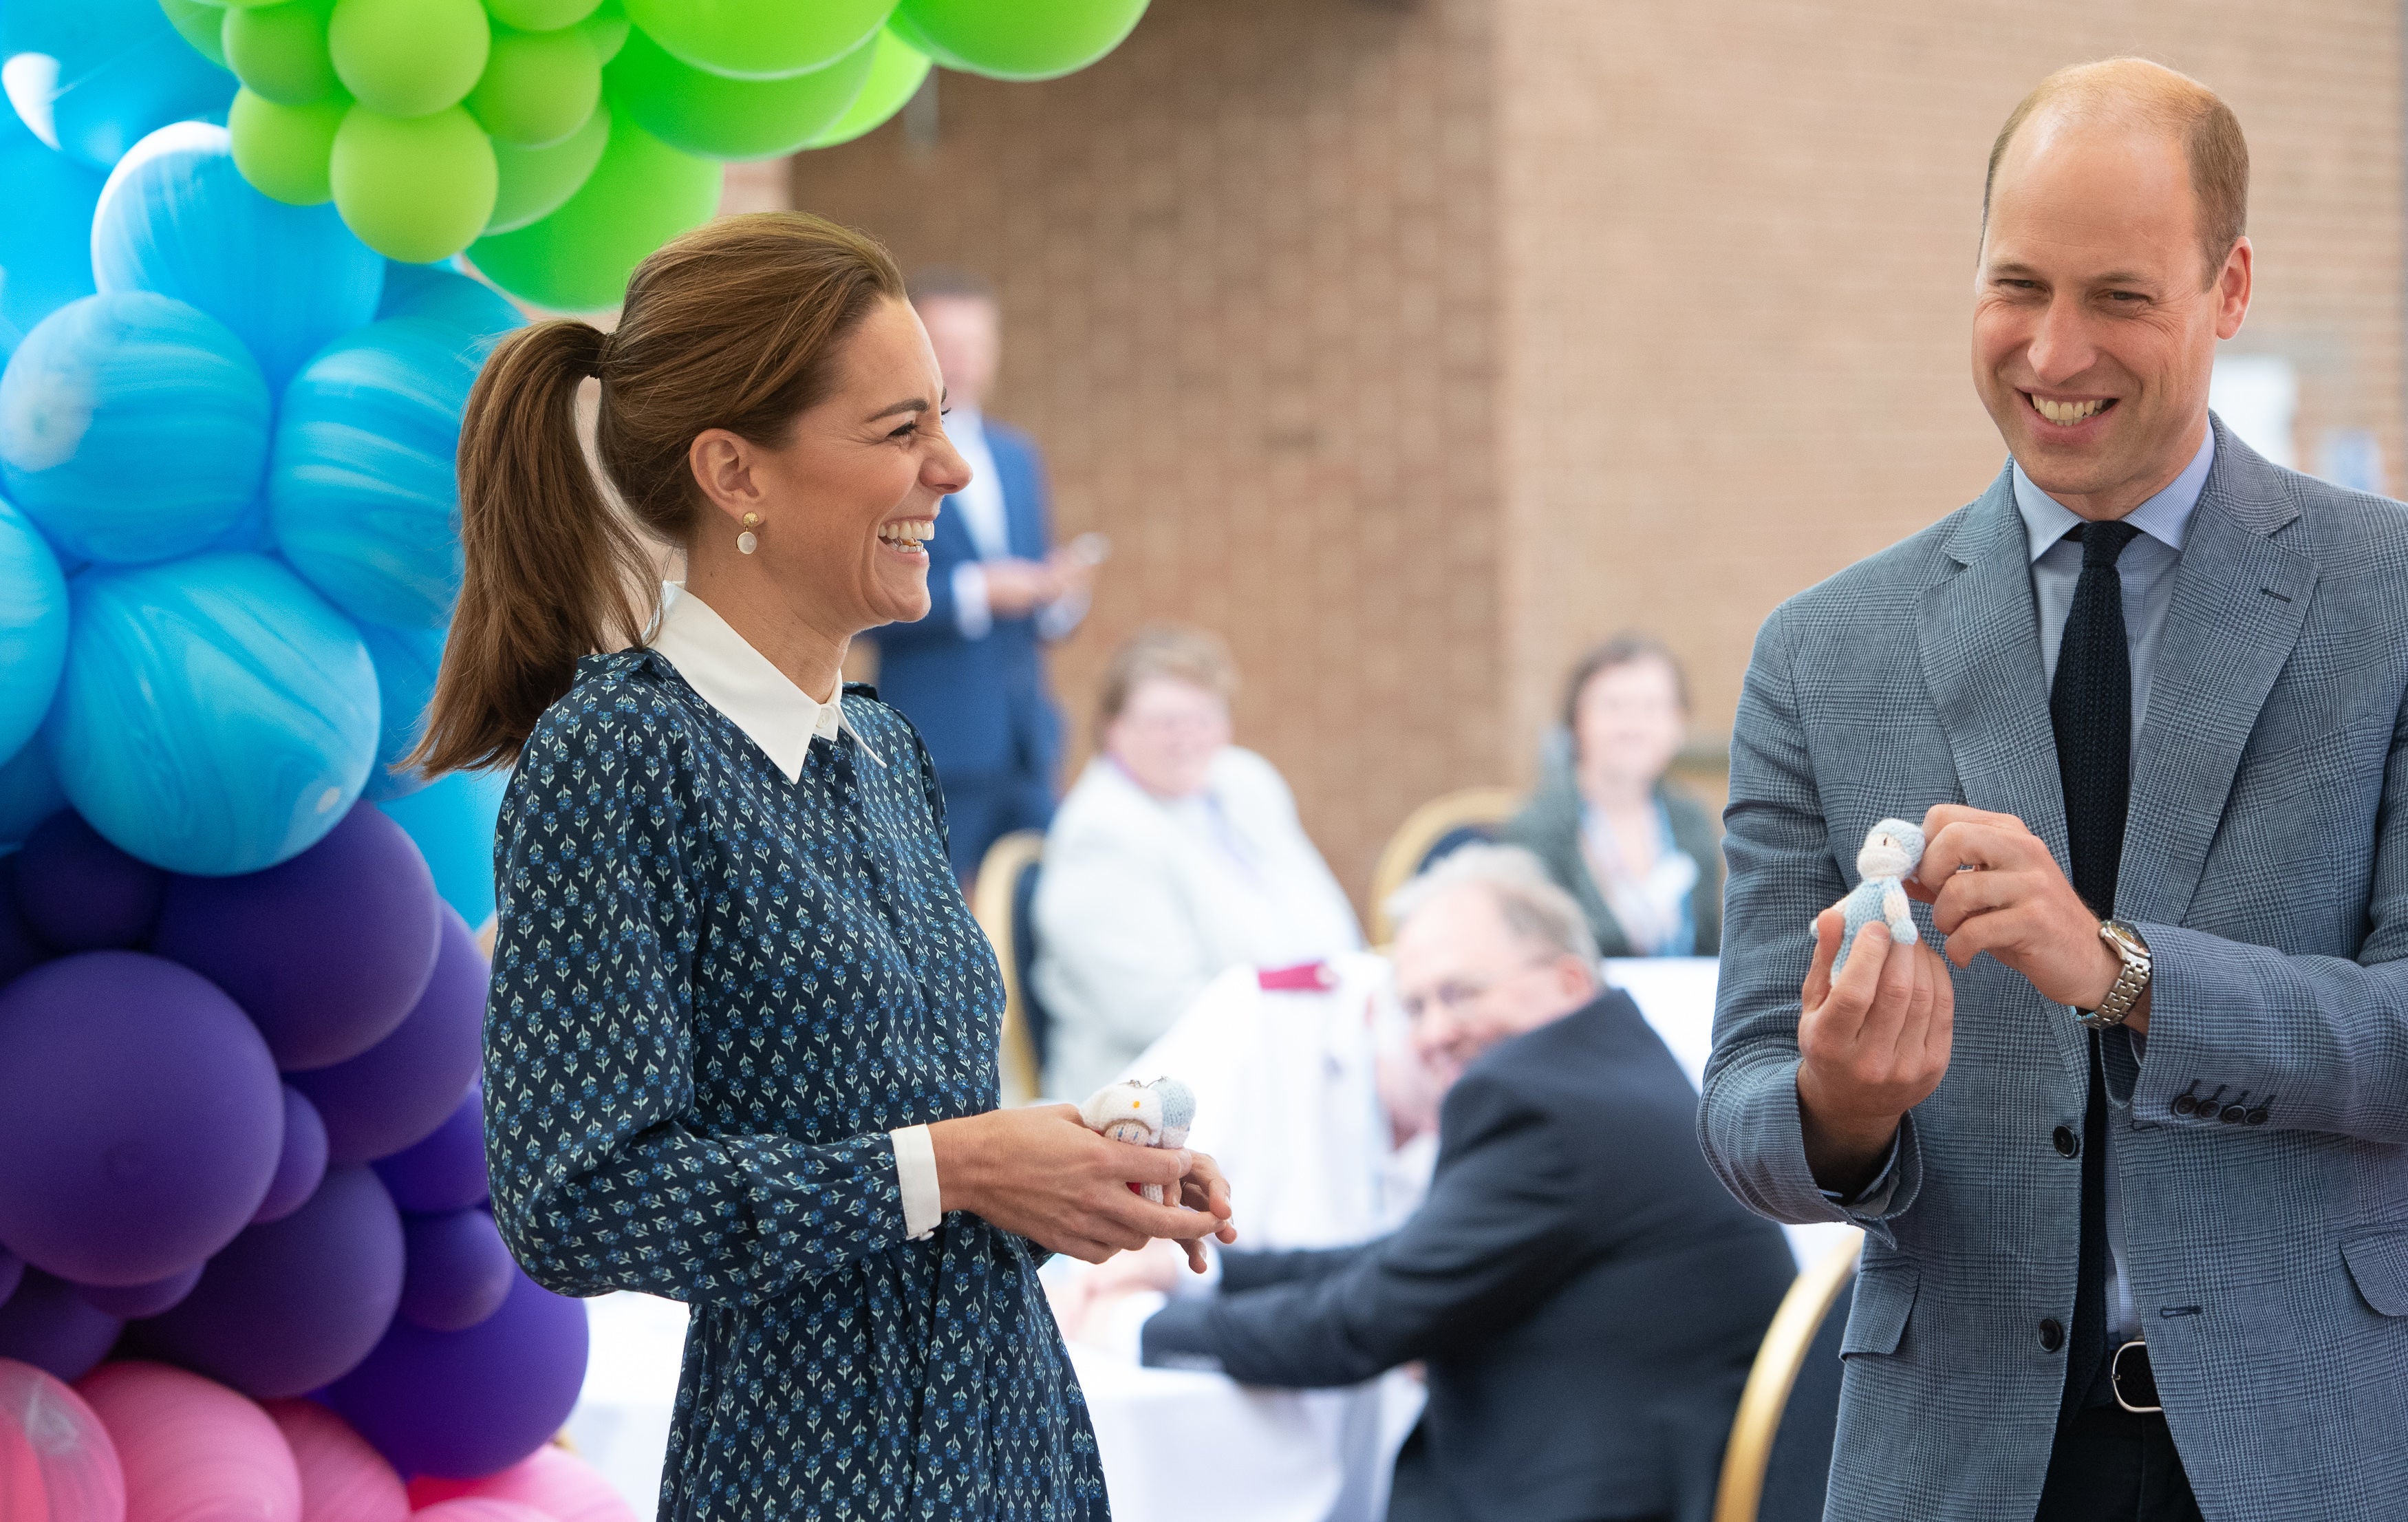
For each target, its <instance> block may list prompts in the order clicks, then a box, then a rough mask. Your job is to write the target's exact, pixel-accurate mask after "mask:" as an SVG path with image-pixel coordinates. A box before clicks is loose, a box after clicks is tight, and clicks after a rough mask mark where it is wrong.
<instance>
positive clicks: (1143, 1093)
mask: <svg viewBox="0 0 2408 1522" xmlns="http://www.w3.org/2000/svg"><path fill="white" fill-rule="evenodd" d="M1079 1114H1080V1117H1081V1118H1082V1119H1083V1120H1084V1121H1086V1123H1087V1126H1088V1127H1089V1128H1090V1129H1091V1130H1096V1131H1100V1132H1102V1133H1103V1134H1104V1135H1106V1136H1108V1137H1111V1139H1112V1140H1113V1141H1115V1142H1134V1143H1136V1144H1137V1145H1139V1146H1140V1147H1170V1148H1173V1149H1176V1148H1180V1147H1183V1146H1185V1145H1187V1132H1188V1128H1189V1127H1192V1126H1194V1125H1195V1124H1196V1091H1195V1090H1194V1089H1191V1088H1189V1087H1188V1086H1187V1085H1186V1084H1183V1083H1181V1082H1180V1081H1179V1080H1178V1079H1176V1078H1157V1079H1155V1080H1154V1082H1153V1083H1151V1084H1134V1083H1125V1082H1124V1083H1119V1084H1105V1085H1104V1086H1103V1087H1102V1088H1099V1089H1097V1090H1096V1092H1095V1093H1093V1094H1090V1095H1088V1096H1087V1102H1086V1103H1085V1104H1082V1105H1081V1106H1080V1107H1079ZM1129 1189H1130V1191H1131V1192H1132V1193H1135V1194H1141V1195H1143V1196H1145V1198H1146V1199H1151V1200H1153V1201H1154V1203H1155V1204H1157V1205H1159V1204H1161V1203H1162V1202H1163V1194H1162V1185H1159V1184H1147V1185H1136V1184H1132V1185H1129Z"/></svg>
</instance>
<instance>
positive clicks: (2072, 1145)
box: [2048, 1126, 2082, 1157]
mask: <svg viewBox="0 0 2408 1522" xmlns="http://www.w3.org/2000/svg"><path fill="white" fill-rule="evenodd" d="M2048 1139H2049V1140H2050V1141H2051V1142H2056V1143H2057V1156H2060V1157H2076V1156H2081V1154H2082V1138H2080V1137H2078V1136H2076V1135H2074V1134H2073V1127H2071V1126H2060V1127H2057V1129H2056V1130H2054V1131H2051V1132H2050V1133H2049V1136H2048Z"/></svg>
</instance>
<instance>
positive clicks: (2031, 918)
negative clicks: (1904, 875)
mask: <svg viewBox="0 0 2408 1522" xmlns="http://www.w3.org/2000/svg"><path fill="white" fill-rule="evenodd" d="M1923 834H1924V839H1925V840H1926V841H1927V842H1928V843H1927V844H1926V845H1925V846H1924V850H1923V866H1922V868H1921V869H1920V870H1919V871H1917V873H1916V874H1915V876H1914V877H1911V878H1908V879H1907V880H1906V890H1907V892H1908V893H1909V894H1911V895H1913V896H1914V897H1917V898H1920V899H1922V900H1923V901H1924V902H1925V903H1927V904H1929V905H1930V906H1931V920H1932V923H1933V924H1935V925H1937V926H1940V933H1941V934H1942V935H1944V936H1946V937H1947V938H1948V959H1949V960H1950V961H1952V962H1954V963H1956V964H1957V966H1958V967H1970V966H1971V965H1972V961H1973V958H1974V957H1976V956H1978V955H1981V954H1982V953H1984V952H1988V953H1989V954H1990V955H1992V956H1995V957H1997V958H1998V959H1999V960H2000V962H2002V963H2004V964H2006V965H2007V966H2008V967H2010V968H2012V969H2014V970H2015V971H2017V972H2020V973H2022V974H2023V976H2024V978H2025V980H2026V981H2027V982H2028V983H2029V984H2031V985H2032V986H2033V987H2034V988H2037V989H2039V990H2040V994H2041V997H2042V998H2045V999H2047V1000H2048V1001H2049V1002H2050V1003H2052V1004H2067V1005H2071V1006H2072V1007H2073V1008H2074V1009H2077V1010H2095V1009H2097V1008H2098V1007H2099V1004H2100V1000H2101V999H2104V998H2106V997H2107V991H2108V990H2109V989H2110V988H2113V987H2114V985H2115V978H2116V975H2117V974H2118V973H2120V972H2121V971H2122V970H2123V961H2122V959H2121V958H2119V957H2118V956H2117V955H2115V954H2114V951H2112V950H2110V949H2109V948H2108V945H2107V943H2106V942H2105V941H2103V940H2100V939H2099V916H2098V915H2096V914H2093V913H2092V912H2090V911H2089V909H2088V908H2087V907H2086V906H2085V905H2084V903H2083V902H2082V899H2081V898H2080V897H2078V896H2077V895H2076V894H2075V893H2074V891H2073V884H2072V883H2069V882H2067V881H2066V880H2065V874H2064V873H2063V872H2061V871H2059V870H2058V869H2057V858H2056V857H2055V856H2053V855H2051V854H2049V850H2048V846H2047V844H2046V843H2045V842H2044V841H2042V840H2041V838H2040V837H2039V836H2037V835H2034V834H2033V833H2032V832H2031V831H2030V830H2028V829H2027V828H2026V827H2025V826H2024V822H2023V821H2022V820H2020V819H2017V818H2016V817H2015V816H2014V815H2013V814H1998V813H1989V812H1985V811H1983V810H1980V809H1969V808H1967V807H1965V806H1964V805H1963V804H1961V803H1943V804H1941V805H1939V806H1938V807H1936V808H1934V809H1933V810H1932V811H1930V812H1929V813H1927V814H1925V815H1924V816H1923ZM1968 869H1971V870H1968ZM2124 1023H2125V1024H2126V1025H2128V1026H2129V1027H2131V1028H2132V1029H2134V1030H2137V1031H2146V1030H2147V1029H2148V1028H2149V1012H2148V998H2147V996H2146V995H2145V994H2144V995H2143V997H2142V999H2141V1002H2140V1003H2139V1004H2137V1005H2135V1006H2134V1007H2133V1010H2132V1012H2131V1013H2130V1014H2129V1015H2128V1016H2127V1017H2126V1019H2125V1022H2124Z"/></svg>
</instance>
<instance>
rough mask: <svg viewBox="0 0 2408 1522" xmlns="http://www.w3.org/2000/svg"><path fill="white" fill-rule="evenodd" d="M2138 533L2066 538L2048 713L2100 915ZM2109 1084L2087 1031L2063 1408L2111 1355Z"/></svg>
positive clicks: (2111, 834)
mask: <svg viewBox="0 0 2408 1522" xmlns="http://www.w3.org/2000/svg"><path fill="white" fill-rule="evenodd" d="M2139 532H2140V530H2139V529H2137V528H2134V527H2133V526H2132V525H2131V524H2120V523H2119V524H2081V525H2079V526H2077V527H2075V528H2074V529H2073V530H2072V531H2071V532H2070V533H2068V534H2067V535H2066V536H2065V537H2066V538H2069V539H2074V540H2077V541H2078V542H2079V543H2080V544H2081V545H2082V579H2081V580H2080V581H2079V582H2075V583H2074V588H2073V607H2072V609H2071V610H2070V611H2068V612H2067V614H2066V616H2065V634H2064V637H2063V638H2062V639H2060V640H2059V641H2058V643H2057V681H2056V682H2055V683H2054V685H2052V686H2051V688H2050V689H2049V697H2048V713H2049V720H2050V723H2051V724H2052V725H2054V726H2055V728H2056V730H2057V776H2058V778H2059V780H2060V781H2061V783H2063V785H2064V788H2065V836H2066V845H2067V848H2068V851H2069V853H2070V854H2071V856H2072V859H2073V891H2074V892H2075V893H2077V894H2079V895H2081V897H2082V901H2083V902H2084V903H2085V904H2087V905H2089V906H2090V912H2092V913H2094V914H2096V915H2098V916H2099V917H2100V918H2101V919H2106V918H2110V917H2112V916H2113V915H2114V912H2115V871H2116V868H2117V866H2118V865H2119V863H2120V862H2121V860H2122V858H2123V854H2124V816H2125V812H2126V810H2127V809H2128V806H2129V804H2130V801H2131V791H2132V651H2131V646H2130V644H2129V643H2128V641H2127V638H2126V634H2125V628H2124V583H2123V580H2122V578H2121V577H2120V576H2118V575H2117V573H2116V570H2115V561H2116V557H2117V556H2119V555H2121V554H2122V553H2124V547H2125V546H2126V545H2128V544H2129V543H2131V542H2132V538H2133V536H2134V535H2136V534H2138V533H2139ZM2106 1153H2107V1085H2106V1081H2105V1078H2104V1076H2103V1075H2102V1073H2101V1072H2100V1059H2099V1037H2098V1034H2097V1033H2096V1032H2093V1033H2092V1034H2091V1037H2090V1098H2089V1102H2088V1104H2087V1106H2086V1107H2085V1110H2084V1113H2083V1117H2082V1236H2081V1247H2080V1252H2079V1257H2078V1262H2079V1270H2078V1271H2079V1274H2080V1280H2079V1287H2078V1288H2077V1290H2076V1291H2075V1295H2074V1301H2073V1337H2072V1341H2071V1345H2070V1346H2069V1347H2068V1348H2067V1350H2066V1351H2067V1354H2068V1357H2067V1359H2066V1386H2065V1410H2066V1411H2067V1413H2068V1414H2071V1412H2073V1411H2076V1410H2079V1409H2080V1408H2081V1407H2082V1406H2083V1405H2084V1404H2085V1402H2086V1400H2087V1397H2088V1396H2089V1394H2090V1392H2091V1390H2092V1388H2093V1386H2095V1385H2096V1384H2097V1382H2098V1380H2099V1377H2100V1373H2101V1371H2102V1370H2103V1369H2104V1367H2105V1362H2106V1357H2107V1163H2106Z"/></svg>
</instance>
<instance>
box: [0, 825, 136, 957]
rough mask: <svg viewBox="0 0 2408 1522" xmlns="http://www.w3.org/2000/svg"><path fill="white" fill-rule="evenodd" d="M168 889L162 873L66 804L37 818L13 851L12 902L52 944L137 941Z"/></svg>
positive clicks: (75, 947) (97, 946)
mask: <svg viewBox="0 0 2408 1522" xmlns="http://www.w3.org/2000/svg"><path fill="white" fill-rule="evenodd" d="M166 891H167V874H166V873H165V872H163V871H161V870H159V869H157V868H156V867H153V866H151V865H150V863H149V862H147V861H137V860H136V859H135V858H134V857H132V856H129V855H127V854H125V853H124V852H122V851H120V850H118V849H117V847H115V846H113V845H111V844H109V843H108V841H107V840H102V839H101V838H100V832H99V831H97V830H95V829H93V827H92V826H90V825H87V824H85V823H84V822H83V816H82V815H81V814H79V813H77V812H76V811H73V810H72V809H62V810H60V811H58V812H57V813H54V814H52V815H50V818H48V819H46V820H44V821H42V823H41V824H40V825H39V826H37V827H36V829H35V831H34V833H33V834H31V835H29V836H27V837H26V838H25V846H24V849H23V850H22V851H20V852H18V853H17V907H18V908H19V909H20V910H22V911H23V912H24V915H25V923H26V924H28V925H30V926H33V927H34V933H35V934H36V935H38V936H40V937H41V938H42V939H43V940H46V941H48V942H49V943H50V946H51V948H52V949H53V950H56V951H62V952H81V951H100V950H103V949H105V948H108V947H117V946H125V947H131V946H139V945H141V944H142V943H143V942H144V941H145V940H149V939H150V927H151V926H153V925H154V924H156V923H157V922H158V919H159V904H160V900H161V898H162V897H164V896H165V893H166Z"/></svg>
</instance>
